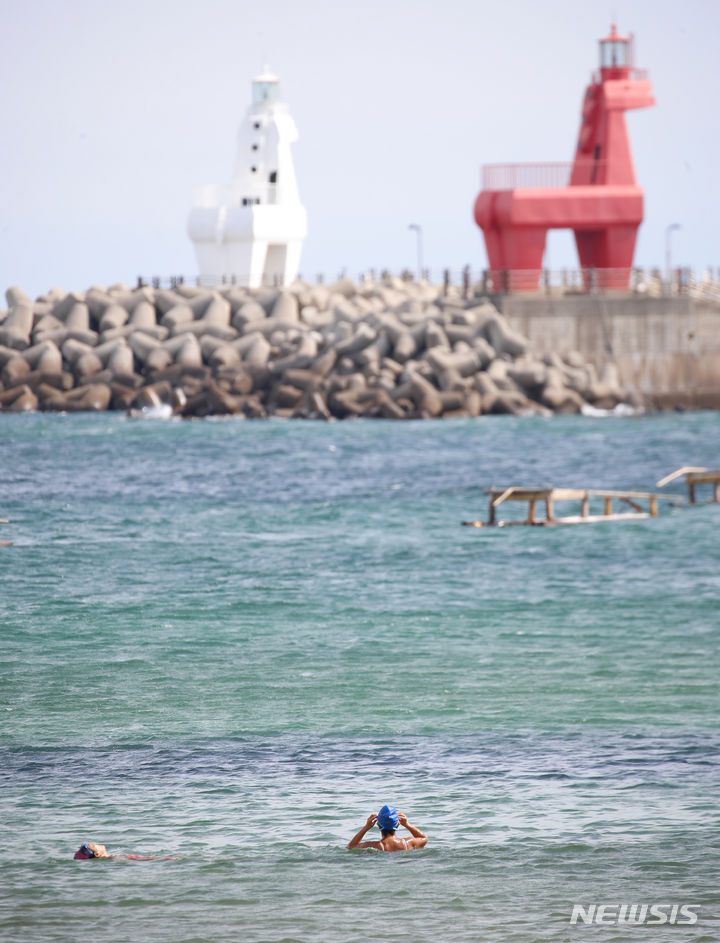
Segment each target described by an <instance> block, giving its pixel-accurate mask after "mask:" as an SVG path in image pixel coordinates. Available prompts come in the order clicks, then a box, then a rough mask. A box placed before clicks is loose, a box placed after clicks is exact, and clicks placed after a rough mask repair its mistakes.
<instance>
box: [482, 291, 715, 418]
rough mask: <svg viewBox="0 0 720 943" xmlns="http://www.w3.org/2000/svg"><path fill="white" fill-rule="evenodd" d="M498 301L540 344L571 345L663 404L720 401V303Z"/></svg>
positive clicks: (631, 298)
mask: <svg viewBox="0 0 720 943" xmlns="http://www.w3.org/2000/svg"><path fill="white" fill-rule="evenodd" d="M492 300H493V302H494V304H495V305H496V306H497V308H498V309H499V310H500V311H501V312H502V314H504V315H505V317H506V318H507V319H508V322H509V323H510V325H511V327H512V328H513V329H514V330H517V331H519V332H521V333H522V334H524V335H525V336H526V337H527V338H528V339H529V340H530V343H531V345H532V347H533V349H534V350H535V351H537V352H544V351H555V352H557V353H558V354H560V355H561V356H563V355H564V354H567V353H568V352H570V351H572V350H576V351H579V352H580V353H581V354H582V355H583V357H584V358H585V359H586V360H587V361H589V362H590V363H592V364H594V366H595V367H596V369H597V370H600V369H602V368H603V366H604V365H605V364H606V363H608V362H612V363H614V364H615V366H616V368H617V371H618V374H619V378H620V382H621V384H622V386H623V387H625V388H627V389H630V390H633V391H634V392H636V393H638V394H640V395H641V396H642V397H643V398H644V399H646V400H649V401H650V402H653V403H655V404H656V405H657V406H660V407H671V406H686V407H688V408H691V407H712V408H720V304H717V303H715V302H711V301H704V300H699V299H696V298H692V297H689V296H680V297H675V298H647V297H638V296H637V295H624V296H612V295H586V294H583V295H576V296H567V295H565V296H563V297H557V298H553V297H537V296H526V297H523V296H522V295H499V296H497V297H494V298H493V299H492Z"/></svg>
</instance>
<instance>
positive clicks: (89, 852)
mask: <svg viewBox="0 0 720 943" xmlns="http://www.w3.org/2000/svg"><path fill="white" fill-rule="evenodd" d="M109 857H110V855H109V854H108V850H107V848H106V847H105V845H100V844H99V843H98V842H88V843H87V844H86V845H80V847H79V848H78V850H77V851H76V852H75V854H74V855H73V858H76V859H79V860H82V859H84V858H109Z"/></svg>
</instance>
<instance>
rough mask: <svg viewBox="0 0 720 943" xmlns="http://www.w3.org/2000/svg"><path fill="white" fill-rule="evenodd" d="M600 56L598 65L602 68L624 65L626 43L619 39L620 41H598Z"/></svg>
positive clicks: (626, 53) (626, 57) (625, 61)
mask: <svg viewBox="0 0 720 943" xmlns="http://www.w3.org/2000/svg"><path fill="white" fill-rule="evenodd" d="M600 47H601V56H600V65H601V66H602V67H603V68H610V67H612V66H620V67H623V66H626V65H627V64H628V62H627V60H628V44H627V43H626V42H624V41H623V40H621V41H620V42H604V43H600Z"/></svg>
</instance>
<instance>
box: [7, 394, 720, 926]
mask: <svg viewBox="0 0 720 943" xmlns="http://www.w3.org/2000/svg"><path fill="white" fill-rule="evenodd" d="M719 454H720V416H718V414H715V413H705V414H687V415H663V416H650V417H643V418H623V419H590V418H583V417H556V418H554V419H551V420H547V419H541V418H514V417H488V418H485V419H480V420H453V421H437V422H417V423H415V422H408V423H385V422H380V421H377V422H362V421H359V422H345V423H332V424H322V423H302V422H294V423H293V422H291V423H288V422H281V421H269V422H249V421H235V420H225V421H223V420H203V421H198V422H192V423H182V422H167V423H163V422H151V421H142V420H130V419H126V418H124V417H122V416H119V415H112V414H105V415H101V416H83V415H76V416H56V415H52V416H49V415H43V414H38V415H31V416H0V457H1V462H2V464H1V467H2V487H0V517H7V518H10V521H11V523H10V524H8V525H1V527H2V529H1V530H0V537H3V538H6V539H12V540H13V541H14V546H13V547H9V548H0V587H1V593H0V640H1V642H2V645H1V648H0V665H1V667H0V717H1V718H2V727H1V728H0V816H1V820H2V823H3V833H4V835H3V840H2V842H1V843H0V938H2V939H19V938H22V939H24V940H26V941H28V940H29V941H34V940H57V941H65V940H71V939H76V938H78V937H80V936H93V937H96V936H103V937H105V938H107V939H111V940H115V939H117V940H133V941H142V940H154V941H168V943H169V941H173V943H176V941H177V943H180V941H187V943H189V941H199V940H207V939H209V938H214V939H217V940H228V941H234V940H242V941H276V943H280V941H291V940H297V941H315V940H323V941H325V940H327V941H336V940H337V941H349V943H354V941H369V940H372V941H385V940H388V941H396V940H397V941H400V940H423V941H425V940H427V941H430V940H433V941H434V940H440V941H445V940H447V941H476V940H492V941H500V943H505V941H508V943H510V941H522V943H526V941H529V940H537V941H544V940H578V941H580V940H586V939H593V940H594V939H598V940H608V941H615V940H618V941H620V940H626V939H627V937H628V933H633V934H636V935H638V936H642V939H643V940H651V939H656V938H658V932H661V933H662V934H664V936H663V938H664V939H665V938H667V939H671V940H677V941H683V943H685V941H710V940H715V939H717V938H718V934H720V920H719V919H718V913H719V907H718V894H717V886H718V869H717V861H718V851H719V850H720V839H719V838H718V831H717V819H718V800H717V795H718V786H719V785H720V769H719V760H718V753H719V747H720V731H719V717H720V714H719V708H720V693H719V689H718V676H719V672H720V654H719V646H718V636H719V635H720V602H719V600H720V570H719V568H718V563H719V562H720V541H718V528H719V526H720V506H718V505H705V506H703V507H699V508H695V509H687V508H680V507H669V506H665V505H663V508H662V513H661V516H660V517H659V518H657V519H654V520H643V521H637V522H632V523H617V524H597V525H592V526H584V527H570V528H557V529H542V528H522V527H514V528H503V529H492V530H485V529H471V528H463V527H461V526H460V521H462V520H465V519H468V518H473V519H474V518H482V517H485V516H486V514H487V498H486V496H485V495H484V494H483V489H484V488H485V487H488V486H489V485H506V484H509V483H521V484H535V483H538V484H542V483H552V484H555V485H568V486H573V485H577V486H595V487H598V488H634V489H642V490H650V489H652V488H653V487H654V483H655V481H656V480H657V479H658V478H660V477H661V476H662V475H664V474H666V473H667V472H669V471H672V470H673V469H674V468H676V467H678V466H680V465H684V464H700V465H711V466H713V467H714V466H717V465H718V463H719V458H718V456H719ZM676 490H679V491H680V493H683V491H684V486H680V487H679V489H676ZM386 801H387V802H391V803H394V804H395V805H397V806H398V807H399V808H400V809H401V810H403V811H405V812H406V814H407V815H408V817H409V818H410V821H411V822H414V823H415V824H417V825H419V826H420V827H421V828H423V829H424V830H425V831H426V832H427V833H428V834H429V836H430V843H429V844H428V846H427V848H426V849H425V850H423V851H420V852H413V853H411V854H397V855H379V854H377V853H373V852H348V851H347V850H346V849H345V844H346V843H347V841H348V840H349V839H350V837H351V836H352V835H353V834H354V833H355V832H356V831H357V830H358V829H359V828H360V826H361V825H362V824H363V822H364V820H365V818H366V817H367V815H368V814H369V813H370V812H372V811H377V809H378V808H379V806H380V805H381V804H382V803H384V802H386ZM369 837H371V836H369ZM83 841H101V842H104V843H105V844H107V845H108V848H109V849H110V850H111V851H115V852H117V853H131V852H140V853H144V854H148V855H158V856H165V855H177V856H180V858H178V859H176V860H154V861H121V860H116V861H96V862H82V861H77V862H76V861H73V860H72V854H73V852H74V851H75V849H76V848H77V847H78V846H79V845H80V843H81V842H83ZM633 902H636V903H641V904H642V903H646V904H664V905H672V904H680V905H682V904H685V905H692V906H693V907H694V909H695V911H696V912H697V913H698V921H697V923H696V924H694V925H691V926H667V925H666V926H663V927H662V928H661V931H658V930H657V929H653V928H652V927H642V928H641V927H637V928H635V927H633V928H632V929H631V930H629V929H628V928H627V927H623V926H614V925H602V926H595V925H593V926H585V925H571V923H570V914H571V912H572V909H573V905H574V904H582V905H585V906H587V905H589V904H592V903H597V904H603V903H607V904H619V903H633Z"/></svg>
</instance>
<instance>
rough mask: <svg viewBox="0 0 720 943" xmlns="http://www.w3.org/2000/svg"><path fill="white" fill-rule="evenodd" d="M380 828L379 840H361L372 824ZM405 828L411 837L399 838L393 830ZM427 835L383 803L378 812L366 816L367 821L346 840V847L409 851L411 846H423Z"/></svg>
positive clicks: (393, 808)
mask: <svg viewBox="0 0 720 943" xmlns="http://www.w3.org/2000/svg"><path fill="white" fill-rule="evenodd" d="M375 825H377V827H378V828H379V829H380V832H381V833H382V838H381V839H380V841H363V838H364V837H365V834H366V833H367V832H369V831H370V829H371V828H374V826H375ZM400 825H402V827H403V828H406V829H407V830H408V831H409V832H410V835H411V836H412V837H411V838H399V837H398V836H397V835H396V834H395V832H396V831H397V830H398V828H399V826H400ZM427 841H428V838H427V835H426V834H425V833H424V832H421V831H420V829H419V828H416V827H415V826H414V825H411V824H410V823H409V822H408V820H407V816H406V815H405V814H404V813H402V812H398V810H397V809H396V808H395V807H394V806H391V805H384V806H383V807H382V809H380V811H379V812H377V813H373V814H372V815H369V816H368V819H367V822H366V823H365V824H364V825H363V827H362V828H361V829H360V831H359V832H358V833H357V835H355V836H354V837H353V838H351V839H350V841H349V842H348V848H376V849H377V850H378V851H411V850H412V849H413V848H424V847H425V845H427Z"/></svg>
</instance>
